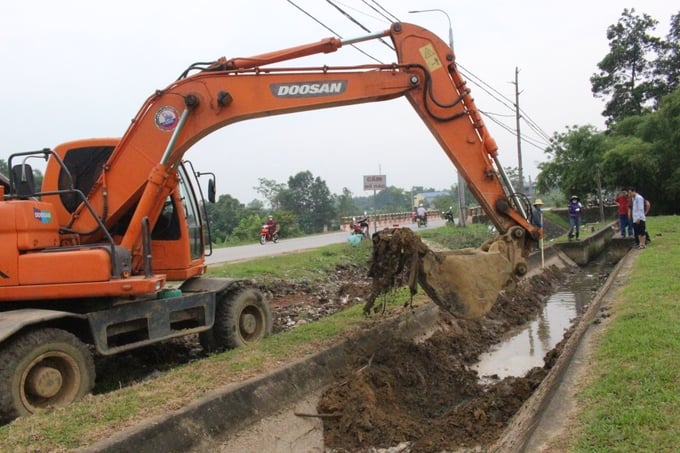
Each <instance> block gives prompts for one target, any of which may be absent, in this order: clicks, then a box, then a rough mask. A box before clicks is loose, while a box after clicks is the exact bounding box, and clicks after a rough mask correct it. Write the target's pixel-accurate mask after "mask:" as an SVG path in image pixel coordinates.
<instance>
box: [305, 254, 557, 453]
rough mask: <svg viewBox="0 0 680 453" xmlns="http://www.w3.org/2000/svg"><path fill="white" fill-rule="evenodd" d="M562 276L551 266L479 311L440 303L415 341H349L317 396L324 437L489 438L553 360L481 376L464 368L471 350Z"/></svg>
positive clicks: (389, 440)
mask: <svg viewBox="0 0 680 453" xmlns="http://www.w3.org/2000/svg"><path fill="white" fill-rule="evenodd" d="M562 278H563V274H562V271H560V270H559V269H558V268H556V267H553V268H549V269H546V271H545V272H544V273H542V274H541V275H539V276H536V277H533V278H531V279H528V280H527V281H525V282H523V284H522V285H520V286H519V287H518V288H517V289H515V290H514V291H506V292H503V293H502V294H501V295H500V296H499V297H498V300H497V303H496V304H495V305H494V307H493V309H492V310H491V312H490V313H489V314H488V316H487V317H485V318H483V319H477V320H470V319H460V318H455V317H453V316H451V315H449V314H447V313H445V312H443V311H442V314H441V321H440V328H439V329H438V331H437V332H436V333H435V334H434V335H433V336H432V337H430V338H429V339H428V340H426V341H424V342H421V343H414V342H413V341H409V340H406V339H403V338H398V337H395V336H394V335H392V334H391V332H390V331H389V330H386V331H385V332H382V335H381V337H380V340H379V341H378V343H377V344H371V345H365V344H355V345H353V346H352V347H351V348H350V349H349V351H348V355H349V357H350V359H349V361H348V366H347V368H346V369H345V370H343V371H342V372H341V373H340V374H339V375H338V377H337V380H336V383H335V384H334V385H332V386H331V387H330V388H329V389H328V390H327V391H326V392H325V393H324V395H323V396H322V398H321V400H320V401H319V404H318V407H317V409H318V412H319V414H324V415H323V417H324V418H323V423H324V442H325V445H326V447H327V448H329V449H331V450H336V451H369V450H370V449H372V448H388V447H393V446H395V445H397V444H404V443H406V445H408V450H407V451H411V452H440V451H451V450H457V449H461V448H475V447H478V446H481V447H482V448H484V447H485V446H489V445H491V444H492V443H493V442H494V441H495V440H497V439H498V437H499V436H500V434H501V433H502V431H503V430H504V429H505V427H506V426H507V424H508V421H509V420H510V418H511V417H512V416H513V415H514V414H515V413H516V412H517V410H518V409H519V408H520V407H521V405H522V404H523V403H524V401H526V400H527V399H528V398H529V397H530V396H531V394H532V393H533V391H534V390H535V389H536V387H538V385H539V384H540V383H541V381H542V379H543V378H544V377H545V375H546V374H547V371H548V369H549V367H550V366H552V363H553V360H551V361H550V363H549V364H546V365H545V366H544V367H543V368H534V369H532V370H530V371H529V372H528V373H527V374H526V375H525V376H524V377H521V378H514V377H510V378H506V379H503V380H501V381H498V382H496V383H494V384H491V385H489V384H481V383H480V382H479V379H478V375H477V373H476V371H473V370H472V369H471V368H470V365H471V364H473V363H474V362H475V361H476V360H477V357H478V355H479V354H480V353H481V352H483V351H485V350H487V349H488V348H489V346H490V345H492V344H494V343H497V342H499V341H501V340H502V338H503V336H504V335H505V334H506V333H507V332H508V331H510V330H511V329H513V328H514V327H516V326H519V325H522V324H524V323H525V322H526V321H528V320H529V319H531V318H533V317H534V316H535V315H536V314H537V313H538V312H539V311H540V310H541V308H542V307H543V304H544V303H545V301H546V300H547V299H548V297H549V296H550V294H551V293H552V292H553V291H554V290H555V289H556V288H557V287H558V285H559V283H560V281H561V280H562Z"/></svg>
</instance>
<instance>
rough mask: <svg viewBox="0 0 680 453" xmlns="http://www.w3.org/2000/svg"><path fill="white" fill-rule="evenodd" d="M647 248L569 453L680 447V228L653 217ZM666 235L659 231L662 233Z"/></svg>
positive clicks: (585, 395)
mask: <svg viewBox="0 0 680 453" xmlns="http://www.w3.org/2000/svg"><path fill="white" fill-rule="evenodd" d="M648 226H649V230H650V232H651V233H652V245H650V246H649V247H648V248H647V249H646V250H644V251H642V252H640V253H639V254H638V256H637V258H636V262H635V265H634V269H633V271H632V273H631V275H630V278H629V281H628V283H627V284H626V286H625V287H624V288H623V289H621V290H619V293H618V294H617V298H618V302H617V303H616V306H615V308H614V310H613V319H612V321H611V324H610V325H609V327H608V328H607V330H606V332H605V333H604V335H603V337H602V338H601V343H600V344H599V346H598V348H597V351H596V352H595V354H594V357H593V362H592V364H591V369H590V373H591V376H590V377H591V379H590V380H591V382H590V383H589V384H588V385H587V386H586V387H585V388H584V389H583V390H582V391H581V393H580V395H579V401H580V404H581V405H582V411H581V413H580V415H579V416H578V420H579V423H578V425H579V430H578V435H577V436H575V437H574V438H573V440H572V445H571V449H570V451H579V452H580V451H583V452H631V451H635V452H674V451H678V450H677V449H678V446H679V445H680V299H679V297H678V295H679V294H680V279H679V278H678V271H677V269H680V255H679V254H678V250H679V249H680V228H679V227H678V219H677V217H652V218H649V219H648ZM659 234H660V235H661V236H658V235H659Z"/></svg>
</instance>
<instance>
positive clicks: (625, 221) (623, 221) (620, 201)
mask: <svg viewBox="0 0 680 453" xmlns="http://www.w3.org/2000/svg"><path fill="white" fill-rule="evenodd" d="M614 201H616V204H617V205H619V229H620V232H621V237H622V238H625V237H626V231H628V237H633V224H632V223H631V221H630V218H629V217H628V206H629V204H630V195H629V194H628V191H626V190H622V191H621V192H620V193H619V194H618V195H617V197H616V198H615V199H614Z"/></svg>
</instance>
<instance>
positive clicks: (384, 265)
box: [364, 228, 523, 318]
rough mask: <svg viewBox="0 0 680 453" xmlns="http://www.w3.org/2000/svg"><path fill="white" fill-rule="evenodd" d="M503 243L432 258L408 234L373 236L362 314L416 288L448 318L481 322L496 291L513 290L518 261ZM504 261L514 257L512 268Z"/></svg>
mask: <svg viewBox="0 0 680 453" xmlns="http://www.w3.org/2000/svg"><path fill="white" fill-rule="evenodd" d="M508 238H509V236H508V235H504V236H502V237H501V236H499V237H498V238H497V239H495V240H493V241H487V242H486V243H485V244H483V245H482V246H481V247H480V248H465V249H460V250H449V251H446V252H436V251H433V250H430V248H429V247H427V245H425V244H424V243H423V241H422V240H421V239H420V236H419V235H417V234H415V233H414V232H413V231H411V229H409V228H394V229H385V230H383V231H380V232H378V233H376V234H374V235H373V253H372V256H371V268H370V270H369V273H368V275H369V277H371V278H373V287H372V293H371V295H370V297H369V299H368V301H367V302H366V305H365V306H364V313H366V314H369V313H370V311H371V309H373V304H374V302H375V300H376V299H377V298H378V297H379V296H381V295H385V294H388V293H389V292H390V291H392V290H393V289H395V288H398V287H400V286H408V287H409V289H410V291H411V296H413V295H414V294H415V293H416V292H417V289H418V287H420V288H422V289H423V290H424V291H425V293H426V294H427V295H428V296H429V297H430V299H432V301H433V302H434V303H435V304H437V305H439V306H440V307H442V308H443V309H444V310H446V311H448V312H449V313H451V314H453V315H454V316H457V317H463V318H481V317H482V316H485V315H486V314H487V313H488V312H489V311H490V310H491V308H492V307H493V305H494V302H495V300H496V297H497V296H498V294H499V292H500V291H501V289H503V288H506V287H508V286H510V285H512V284H514V282H515V275H514V269H513V268H514V266H515V265H518V263H519V262H520V261H523V260H520V259H519V255H518V254H519V252H520V251H519V250H515V249H514V247H515V244H514V242H513V241H509V242H512V243H508ZM509 256H516V259H518V263H512V262H511V261H510V259H509ZM383 308H384V305H383Z"/></svg>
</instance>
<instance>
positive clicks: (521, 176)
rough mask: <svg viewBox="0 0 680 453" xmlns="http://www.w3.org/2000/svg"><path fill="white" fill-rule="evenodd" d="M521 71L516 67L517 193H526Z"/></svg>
mask: <svg viewBox="0 0 680 453" xmlns="http://www.w3.org/2000/svg"><path fill="white" fill-rule="evenodd" d="M519 119H520V114H519V69H518V68H517V66H515V125H516V128H517V176H518V177H519V187H518V188H516V189H515V190H516V191H517V193H524V173H523V172H522V138H521V136H520V133H519Z"/></svg>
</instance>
